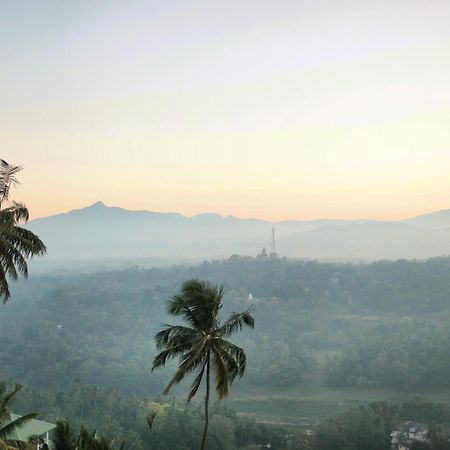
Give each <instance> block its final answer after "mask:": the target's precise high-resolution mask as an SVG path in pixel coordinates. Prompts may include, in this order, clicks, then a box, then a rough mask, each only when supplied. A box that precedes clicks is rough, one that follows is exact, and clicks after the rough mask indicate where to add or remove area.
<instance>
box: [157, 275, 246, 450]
mask: <svg viewBox="0 0 450 450" xmlns="http://www.w3.org/2000/svg"><path fill="white" fill-rule="evenodd" d="M223 295H224V290H223V288H222V287H218V286H213V285H211V284H209V283H208V282H205V281H200V280H190V281H187V282H185V283H184V284H183V286H182V288H181V291H180V293H179V294H178V295H175V296H173V297H172V298H171V299H170V300H169V302H168V313H169V314H171V315H173V316H179V317H181V318H183V319H184V321H185V322H186V323H187V326H180V325H165V326H164V329H163V330H161V331H160V332H159V333H157V334H156V335H155V340H156V345H157V347H158V348H160V349H164V350H162V351H161V352H160V353H159V354H158V355H157V356H155V358H154V361H153V367H152V370H154V369H156V368H158V367H161V366H164V365H165V364H166V362H167V361H168V360H169V359H171V358H179V365H178V370H177V372H176V373H175V375H174V376H173V378H172V380H171V381H170V383H169V384H168V386H167V387H166V389H165V390H164V393H165V394H167V393H169V391H170V389H171V388H172V387H173V386H174V385H175V384H177V383H179V382H180V381H181V380H183V379H184V377H185V376H186V375H188V374H190V373H192V372H194V373H195V379H194V382H193V383H192V386H191V390H190V392H189V395H188V399H187V400H188V402H189V401H190V400H191V399H192V398H193V397H194V396H195V394H196V393H197V391H198V389H199V387H200V384H201V382H202V379H203V377H204V376H205V377H206V396H205V426H204V430H203V436H202V442H201V449H202V450H204V448H205V444H206V436H207V433H208V423H209V397H210V376H211V372H212V373H213V375H214V378H215V384H216V386H215V388H216V392H217V396H218V398H219V400H221V399H223V398H224V397H226V396H227V395H228V391H229V386H230V385H231V384H232V383H233V381H234V379H235V378H236V377H237V376H239V377H242V376H243V375H244V371H245V366H246V355H245V352H244V350H243V349H242V348H240V347H238V346H236V345H235V344H233V343H231V342H230V341H229V340H227V338H228V337H229V336H231V335H232V334H233V333H235V332H236V331H239V330H241V329H242V327H243V326H244V325H247V326H249V327H250V328H253V327H254V324H255V321H254V319H253V316H252V315H251V313H250V311H249V310H246V311H244V312H242V313H233V314H231V316H230V317H229V318H228V319H227V320H226V321H225V322H223V323H221V322H220V319H219V312H220V309H221V308H222V298H223Z"/></svg>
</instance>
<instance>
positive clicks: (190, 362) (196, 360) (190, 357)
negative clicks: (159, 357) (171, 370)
mask: <svg viewBox="0 0 450 450" xmlns="http://www.w3.org/2000/svg"><path fill="white" fill-rule="evenodd" d="M205 358H206V354H205V353H200V354H198V353H197V352H195V351H190V352H188V353H187V354H186V355H184V358H183V361H182V362H181V364H180V365H179V366H178V370H177V371H176V372H175V375H174V376H173V378H172V379H171V380H170V382H169V384H168V385H167V387H166V388H165V389H164V391H163V394H164V395H167V394H168V393H169V392H170V389H172V387H173V386H174V385H175V384H178V383H179V382H180V381H181V380H183V378H184V377H185V376H186V375H187V374H189V373H190V372H193V371H194V370H196V369H197V368H198V367H199V366H200V365H202V364H203V363H204V360H205Z"/></svg>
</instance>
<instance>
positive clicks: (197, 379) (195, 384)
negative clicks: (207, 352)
mask: <svg viewBox="0 0 450 450" xmlns="http://www.w3.org/2000/svg"><path fill="white" fill-rule="evenodd" d="M207 363H208V359H207V358H206V359H205V362H204V363H203V365H202V366H201V368H200V370H199V372H198V373H197V376H196V377H195V379H194V382H193V383H192V386H191V391H190V392H189V395H188V398H187V401H188V403H189V402H190V401H191V400H192V398H193V397H194V396H195V394H196V393H197V391H198V388H199V387H200V384H201V383H202V379H203V374H204V373H205V369H206V364H207Z"/></svg>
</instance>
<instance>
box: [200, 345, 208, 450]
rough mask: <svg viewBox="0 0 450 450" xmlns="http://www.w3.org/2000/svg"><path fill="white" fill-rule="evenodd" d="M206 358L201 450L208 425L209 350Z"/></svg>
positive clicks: (202, 449) (203, 447) (203, 449)
mask: <svg viewBox="0 0 450 450" xmlns="http://www.w3.org/2000/svg"><path fill="white" fill-rule="evenodd" d="M207 358H208V360H207V361H206V396H205V428H204V430H203V438H202V446H201V450H205V444H206V435H207V433H208V425H209V388H210V386H209V384H210V380H209V379H210V375H209V352H208V356H207Z"/></svg>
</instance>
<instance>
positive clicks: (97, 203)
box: [87, 200, 107, 208]
mask: <svg viewBox="0 0 450 450" xmlns="http://www.w3.org/2000/svg"><path fill="white" fill-rule="evenodd" d="M106 207H107V206H106V205H105V204H104V203H103V202H102V201H101V200H99V201H98V202H95V203H93V204H92V205H91V206H88V207H87V208H106Z"/></svg>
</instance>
